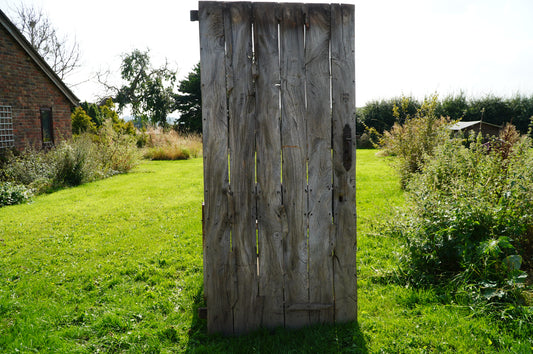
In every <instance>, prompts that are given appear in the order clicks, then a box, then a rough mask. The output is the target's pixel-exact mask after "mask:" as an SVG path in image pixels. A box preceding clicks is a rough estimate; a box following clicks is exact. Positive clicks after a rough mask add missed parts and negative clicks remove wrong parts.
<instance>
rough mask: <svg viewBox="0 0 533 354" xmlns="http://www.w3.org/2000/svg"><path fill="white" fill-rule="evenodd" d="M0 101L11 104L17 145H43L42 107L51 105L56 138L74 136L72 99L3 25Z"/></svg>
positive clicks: (1, 36)
mask: <svg viewBox="0 0 533 354" xmlns="http://www.w3.org/2000/svg"><path fill="white" fill-rule="evenodd" d="M0 105H4V106H11V107H12V117H13V133H14V137H15V147H16V148H17V149H18V150H22V149H24V147H25V146H26V145H27V144H31V145H33V146H35V147H39V148H40V147H42V145H43V140H42V131H41V120H40V111H41V108H51V110H52V119H53V121H52V124H53V134H54V142H55V143H57V142H58V141H60V140H62V139H68V138H70V137H71V136H72V127H71V121H70V113H71V102H70V101H69V100H68V99H67V97H65V96H64V95H63V93H62V92H61V91H60V90H59V89H58V88H57V86H56V85H55V84H54V83H53V82H52V81H51V80H50V79H49V78H48V76H46V74H45V73H43V72H42V71H41V69H40V68H39V67H38V66H37V65H36V64H35V63H34V62H33V60H32V59H31V58H30V57H29V56H28V55H27V54H26V52H25V51H24V49H23V48H22V47H20V45H19V44H18V43H17V42H16V41H15V40H14V39H13V38H12V37H11V36H10V35H9V33H8V32H6V31H5V29H4V28H3V27H0Z"/></svg>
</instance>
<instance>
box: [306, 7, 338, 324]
mask: <svg viewBox="0 0 533 354" xmlns="http://www.w3.org/2000/svg"><path fill="white" fill-rule="evenodd" d="M329 9H330V6H329V5H323V4H309V5H308V8H307V13H308V16H307V19H308V23H307V31H306V37H305V43H306V44H305V63H306V70H305V71H306V88H307V90H306V91H307V131H308V137H307V139H308V146H309V163H308V165H309V167H308V168H309V187H308V198H309V205H308V215H309V270H310V271H309V300H310V302H311V303H314V304H322V305H324V306H327V305H331V306H330V307H326V308H324V309H322V310H317V311H313V312H312V313H311V321H312V322H313V323H316V322H321V323H333V320H334V317H333V314H334V308H333V263H332V258H331V251H332V250H331V246H330V241H331V240H330V238H331V236H332V235H330V233H331V231H332V230H333V228H332V202H331V197H332V161H331V107H330V100H329V98H330V68H329V63H330V61H329V40H330V20H331V15H330V10H329Z"/></svg>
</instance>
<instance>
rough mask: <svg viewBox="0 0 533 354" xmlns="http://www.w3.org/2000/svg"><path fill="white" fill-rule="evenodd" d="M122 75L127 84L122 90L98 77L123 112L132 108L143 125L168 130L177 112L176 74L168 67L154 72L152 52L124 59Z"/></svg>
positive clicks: (125, 56)
mask: <svg viewBox="0 0 533 354" xmlns="http://www.w3.org/2000/svg"><path fill="white" fill-rule="evenodd" d="M120 75H121V78H122V80H123V81H124V84H123V85H122V86H121V87H116V86H112V85H110V84H108V83H107V82H106V81H107V80H106V79H102V75H98V77H99V81H100V83H102V84H103V85H104V86H105V87H106V88H107V90H108V91H111V93H112V96H114V101H115V102H116V103H117V104H118V110H119V112H121V111H123V109H124V108H126V107H129V108H131V111H132V113H133V115H134V116H135V117H137V118H141V119H142V121H143V122H147V121H150V122H151V123H153V124H158V125H160V126H167V125H168V122H167V116H168V115H169V114H170V113H172V112H173V111H174V110H175V96H176V92H174V82H175V81H176V71H174V70H171V69H170V68H169V67H168V64H167V63H165V65H164V66H162V67H160V68H153V67H152V64H151V63H150V55H149V52H148V51H145V52H143V51H140V50H138V49H135V50H134V51H133V52H131V53H129V54H126V55H123V57H122V64H121V67H120Z"/></svg>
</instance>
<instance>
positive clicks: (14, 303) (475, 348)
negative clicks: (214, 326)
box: [0, 150, 532, 353]
mask: <svg viewBox="0 0 533 354" xmlns="http://www.w3.org/2000/svg"><path fill="white" fill-rule="evenodd" d="M374 152H375V151H373V150H360V151H358V155H357V157H358V160H357V161H358V166H357V167H358V170H357V183H358V184H357V204H358V249H359V253H358V269H359V321H358V323H350V324H344V325H339V326H315V327H312V328H308V329H302V330H297V331H286V330H282V329H278V330H273V331H268V330H262V331H259V332H257V333H254V334H251V335H247V336H243V337H239V338H224V337H221V336H208V335H207V334H206V323H205V321H204V320H199V319H198V318H197V316H196V310H197V308H198V307H199V306H202V305H203V304H202V301H203V300H202V292H201V291H202V288H201V287H202V249H201V221H200V219H201V202H202V198H203V197H202V195H203V192H202V160H201V159H193V160H187V161H165V162H155V161H152V162H145V163H143V164H142V165H141V166H139V167H138V168H136V169H135V170H134V171H133V172H132V173H130V174H127V175H119V176H115V177H113V178H110V179H107V180H102V181H98V182H95V183H90V184H86V185H83V186H80V187H77V188H72V189H65V190H62V191H59V192H56V193H53V194H49V195H43V196H39V197H36V198H35V200H34V202H33V203H32V204H27V205H17V206H10V207H5V208H1V209H0V352H8V353H11V352H16V351H21V352H61V353H63V352H65V353H66V352H68V353H76V352H79V353H92V352H97V351H100V352H132V353H140V352H143V353H150V352H152V353H158V352H162V353H167V352H168V353H171V352H184V351H185V352H200V353H202V352H266V353H270V352H284V353H298V352H311V353H325V352H386V353H391V352H392V353H396V352H421V353H424V352H446V351H448V352H472V353H479V352H486V353H490V352H501V351H510V352H518V353H527V352H531V351H532V341H531V339H530V338H528V337H526V336H525V335H524V334H523V331H522V332H521V330H520V328H521V327H520V326H518V325H517V326H514V327H509V326H504V325H502V324H501V323H499V322H497V321H494V320H493V319H492V318H489V317H486V316H483V315H479V314H478V313H476V312H474V311H472V310H471V309H469V308H467V307H462V306H459V305H454V304H453V302H450V301H449V300H448V299H446V298H443V295H442V294H440V293H439V292H438V291H436V290H416V289H407V288H404V287H400V286H398V285H395V284H394V282H390V281H388V279H390V274H391V273H393V272H394V270H395V269H396V267H397V263H398V251H399V247H400V243H399V241H398V240H396V239H391V238H385V237H382V236H380V235H379V234H378V233H377V228H376V226H378V225H379V224H381V223H386V222H387V220H390V219H389V218H390V217H391V215H393V212H392V209H394V208H395V207H397V206H400V205H401V204H402V203H403V195H402V192H401V191H400V189H399V183H398V179H397V177H396V176H395V175H394V174H393V173H392V171H391V169H390V167H389V165H388V162H387V159H386V158H377V157H375V156H374ZM527 325H528V324H527V323H526V324H523V326H527ZM511 328H513V329H511Z"/></svg>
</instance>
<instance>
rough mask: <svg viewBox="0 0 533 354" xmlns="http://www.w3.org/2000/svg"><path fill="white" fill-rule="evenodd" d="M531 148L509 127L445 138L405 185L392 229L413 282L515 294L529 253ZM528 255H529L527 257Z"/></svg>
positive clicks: (496, 295)
mask: <svg viewBox="0 0 533 354" xmlns="http://www.w3.org/2000/svg"><path fill="white" fill-rule="evenodd" d="M532 162H533V153H532V152H531V143H530V140H529V139H527V138H519V136H518V133H517V132H516V130H515V129H514V127H512V126H508V127H506V128H505V129H504V131H503V132H502V134H501V135H500V137H499V138H498V139H494V140H492V141H490V142H488V143H484V142H483V140H482V138H481V136H479V137H475V136H474V135H473V136H471V137H470V138H469V140H468V141H467V144H466V146H465V144H464V142H463V141H462V140H461V139H453V140H452V139H450V140H448V141H446V142H444V143H443V144H441V145H439V146H437V147H436V148H435V150H434V154H433V156H432V158H431V159H428V160H426V162H425V165H424V166H423V168H422V170H421V171H420V173H419V174H416V175H414V176H413V178H412V179H411V180H410V182H409V185H408V191H409V193H408V195H409V200H410V204H409V205H410V207H409V209H407V210H406V214H405V217H404V218H401V219H399V220H398V222H397V223H396V226H395V227H394V228H393V230H394V231H393V233H395V234H398V235H401V237H402V238H403V239H404V240H405V255H404V259H403V268H402V269H403V271H404V272H405V276H406V278H407V279H409V280H410V281H412V282H413V283H414V284H418V285H421V284H447V286H450V287H451V289H452V291H454V292H466V293H467V295H468V296H469V297H471V298H473V299H475V298H482V299H485V300H507V301H520V300H519V294H520V290H521V289H522V288H523V286H524V281H525V278H526V273H525V272H524V271H523V270H521V268H522V269H523V268H524V266H526V267H528V268H529V269H530V270H531V262H530V261H525V260H526V259H527V257H530V256H531V254H532V249H531V244H532V239H531V237H532V236H531V233H530V231H529V230H531V228H532V226H533V168H532V167H531V166H532ZM529 259H531V258H529Z"/></svg>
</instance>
